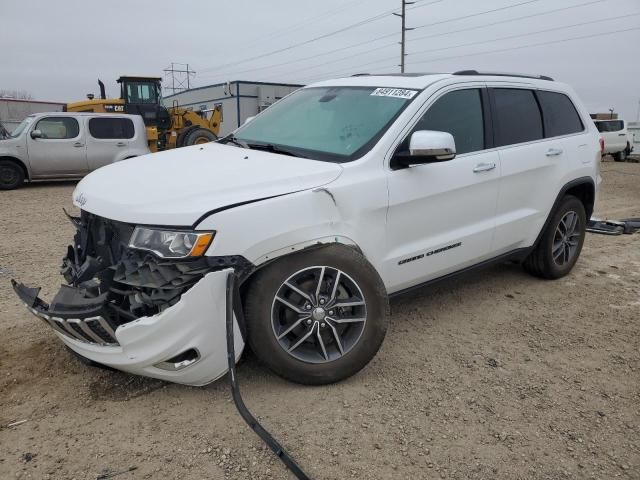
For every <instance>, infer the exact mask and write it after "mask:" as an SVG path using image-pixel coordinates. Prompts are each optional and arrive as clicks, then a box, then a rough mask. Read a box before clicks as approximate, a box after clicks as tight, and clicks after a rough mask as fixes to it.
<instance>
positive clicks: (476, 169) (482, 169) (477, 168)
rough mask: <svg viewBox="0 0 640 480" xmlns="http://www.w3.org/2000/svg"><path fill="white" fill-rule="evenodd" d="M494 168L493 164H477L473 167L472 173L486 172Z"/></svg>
mask: <svg viewBox="0 0 640 480" xmlns="http://www.w3.org/2000/svg"><path fill="white" fill-rule="evenodd" d="M494 168H496V164H495V163H479V164H477V165H476V166H475V167H473V171H474V173H478V172H488V171H490V170H493V169H494Z"/></svg>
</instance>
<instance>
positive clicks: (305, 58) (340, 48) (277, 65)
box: [204, 0, 601, 76]
mask: <svg viewBox="0 0 640 480" xmlns="http://www.w3.org/2000/svg"><path fill="white" fill-rule="evenodd" d="M599 1H601V0H599ZM396 35H397V34H396V33H395V32H393V33H389V34H387V35H382V36H380V37H376V38H372V39H369V40H365V41H363V42H358V43H354V44H352V45H347V46H344V47H339V48H336V49H334V50H329V51H327V52H322V53H317V54H315V55H310V56H308V57H303V58H297V59H295V60H289V61H287V62H282V63H276V64H270V65H264V66H262V67H255V68H248V69H246V70H240V71H232V72H231V75H237V74H240V73H247V72H255V71H257V70H264V69H268V68H276V67H281V66H283V65H289V64H291V63H299V62H302V61H304V60H312V59H314V58H318V57H322V56H325V55H329V54H331V53H336V52H342V51H344V50H349V49H351V48H355V47H360V46H362V45H369V44H371V43H373V42H377V41H378V40H382V39H385V38H389V37H394V36H396ZM393 44H394V45H395V42H394V43H393ZM380 48H382V47H380ZM215 75H229V74H228V73H226V74H225V73H222V74H218V73H216V74H215ZM204 76H208V75H204Z"/></svg>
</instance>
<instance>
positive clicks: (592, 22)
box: [412, 12, 640, 55]
mask: <svg viewBox="0 0 640 480" xmlns="http://www.w3.org/2000/svg"><path fill="white" fill-rule="evenodd" d="M638 15H640V12H638V13H626V14H624V15H618V16H616V17H609V18H598V19H597V20H591V21H588V22H580V23H574V24H572V25H561V26H559V27H553V28H545V29H544V30H537V31H535V32H528V33H521V34H518V35H508V36H506V37H498V38H494V39H492V40H484V41H480V42H478V41H476V42H470V43H460V44H458V45H450V46H448V47H440V48H432V49H428V50H419V51H417V52H414V53H413V54H412V55H415V54H419V53H428V52H440V51H442V50H450V49H452V48H460V47H468V46H471V45H482V44H483V43H492V42H499V41H501V40H511V39H513V38H520V37H526V36H529V35H537V34H540V33H547V32H553V31H556V30H564V29H565V28H573V27H581V26H583V25H592V24H594V23H602V22H606V21H608V20H617V19H619V18H629V17H637V16H638Z"/></svg>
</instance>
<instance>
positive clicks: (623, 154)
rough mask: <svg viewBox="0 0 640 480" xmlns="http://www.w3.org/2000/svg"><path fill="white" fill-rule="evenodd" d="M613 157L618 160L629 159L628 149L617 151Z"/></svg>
mask: <svg viewBox="0 0 640 480" xmlns="http://www.w3.org/2000/svg"><path fill="white" fill-rule="evenodd" d="M613 159H614V160H615V161H616V162H624V161H625V160H626V159H627V150H626V149H625V150H623V151H622V152H616V153H614V154H613Z"/></svg>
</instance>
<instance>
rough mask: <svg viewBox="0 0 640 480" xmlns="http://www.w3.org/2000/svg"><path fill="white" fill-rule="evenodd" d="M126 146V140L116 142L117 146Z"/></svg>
mask: <svg viewBox="0 0 640 480" xmlns="http://www.w3.org/2000/svg"><path fill="white" fill-rule="evenodd" d="M126 146H127V144H126V143H124V142H118V143H116V147H126Z"/></svg>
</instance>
